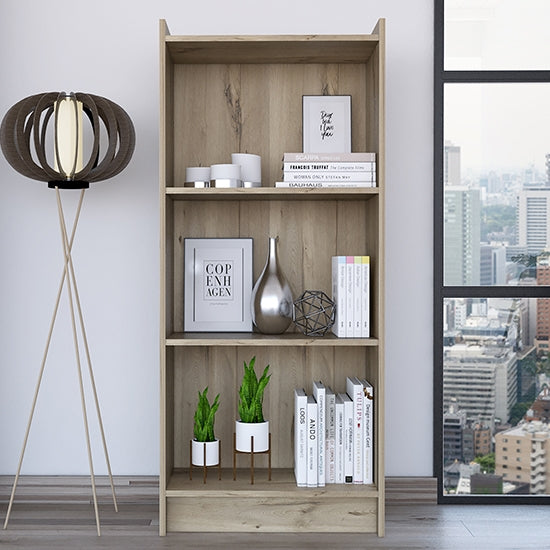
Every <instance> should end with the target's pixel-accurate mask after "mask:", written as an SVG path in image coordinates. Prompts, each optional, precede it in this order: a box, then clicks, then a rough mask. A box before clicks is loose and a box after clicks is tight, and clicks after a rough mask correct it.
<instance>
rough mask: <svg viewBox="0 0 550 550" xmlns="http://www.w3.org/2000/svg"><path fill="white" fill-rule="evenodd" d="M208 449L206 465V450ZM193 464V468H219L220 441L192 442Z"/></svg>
mask: <svg viewBox="0 0 550 550" xmlns="http://www.w3.org/2000/svg"><path fill="white" fill-rule="evenodd" d="M205 447H206V464H205V463H204V448H205ZM191 462H192V464H193V466H217V465H218V464H219V463H220V441H219V439H216V440H215V441H206V442H203V441H197V440H196V439H193V440H192V441H191Z"/></svg>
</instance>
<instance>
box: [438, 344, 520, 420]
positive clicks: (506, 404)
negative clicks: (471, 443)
mask: <svg viewBox="0 0 550 550" xmlns="http://www.w3.org/2000/svg"><path fill="white" fill-rule="evenodd" d="M517 389H518V388H517V357H516V354H515V353H514V351H513V350H512V348H511V347H508V346H502V345H472V344H468V345H466V344H459V345H455V346H451V347H446V348H445V349H444V357H443V405H444V407H446V408H448V407H449V406H450V405H451V404H452V403H453V402H456V406H457V407H458V409H461V410H464V411H465V412H466V415H467V420H468V421H471V422H483V423H484V424H486V425H488V426H490V427H494V425H495V422H496V421H498V422H501V423H505V422H507V421H508V418H509V416H510V412H511V410H512V407H513V406H514V405H515V404H516V402H517Z"/></svg>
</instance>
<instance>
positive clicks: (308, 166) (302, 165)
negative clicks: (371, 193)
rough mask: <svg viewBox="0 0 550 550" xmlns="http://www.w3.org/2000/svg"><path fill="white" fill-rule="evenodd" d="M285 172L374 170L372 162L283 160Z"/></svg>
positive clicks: (374, 164) (374, 165) (374, 166)
mask: <svg viewBox="0 0 550 550" xmlns="http://www.w3.org/2000/svg"><path fill="white" fill-rule="evenodd" d="M283 171H285V172H376V163H375V162H374V161H373V162H338V161H336V162H284V163H283Z"/></svg>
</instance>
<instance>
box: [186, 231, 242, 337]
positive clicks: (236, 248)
mask: <svg viewBox="0 0 550 550" xmlns="http://www.w3.org/2000/svg"><path fill="white" fill-rule="evenodd" d="M184 249H185V250H184V262H185V264H184V269H185V277H184V282H185V289H184V290H185V292H184V297H185V307H184V312H185V313H184V330H185V331H187V332H252V315H251V312H250V299H251V295H252V239H185V241H184Z"/></svg>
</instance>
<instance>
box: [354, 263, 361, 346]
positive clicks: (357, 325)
mask: <svg viewBox="0 0 550 550" xmlns="http://www.w3.org/2000/svg"><path fill="white" fill-rule="evenodd" d="M362 311H363V256H355V257H354V263H353V336H354V337H355V338H360V337H361V327H362V324H363V321H362Z"/></svg>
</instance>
